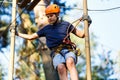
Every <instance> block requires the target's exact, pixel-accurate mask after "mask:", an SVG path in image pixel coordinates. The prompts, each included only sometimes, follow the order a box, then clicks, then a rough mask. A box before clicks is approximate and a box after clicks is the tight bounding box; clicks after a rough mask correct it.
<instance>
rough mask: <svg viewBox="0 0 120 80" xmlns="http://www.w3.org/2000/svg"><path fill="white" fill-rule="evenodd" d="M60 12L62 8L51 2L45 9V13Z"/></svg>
mask: <svg viewBox="0 0 120 80" xmlns="http://www.w3.org/2000/svg"><path fill="white" fill-rule="evenodd" d="M59 12H60V8H59V6H58V5H56V4H51V5H49V6H48V7H47V8H46V9H45V14H46V15H47V14H51V13H59Z"/></svg>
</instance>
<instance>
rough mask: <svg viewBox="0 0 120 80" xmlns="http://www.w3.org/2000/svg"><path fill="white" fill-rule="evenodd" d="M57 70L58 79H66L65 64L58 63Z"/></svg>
mask: <svg viewBox="0 0 120 80" xmlns="http://www.w3.org/2000/svg"><path fill="white" fill-rule="evenodd" d="M57 71H58V75H59V78H60V80H68V77H67V69H66V66H65V65H64V64H59V65H58V66H57Z"/></svg>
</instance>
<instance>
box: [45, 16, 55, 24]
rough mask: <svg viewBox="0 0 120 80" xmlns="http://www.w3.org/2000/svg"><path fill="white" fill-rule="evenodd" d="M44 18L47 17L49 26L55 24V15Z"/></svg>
mask: <svg viewBox="0 0 120 80" xmlns="http://www.w3.org/2000/svg"><path fill="white" fill-rule="evenodd" d="M46 16H47V18H48V22H49V23H50V24H54V23H55V22H56V20H57V16H56V14H47V15H46Z"/></svg>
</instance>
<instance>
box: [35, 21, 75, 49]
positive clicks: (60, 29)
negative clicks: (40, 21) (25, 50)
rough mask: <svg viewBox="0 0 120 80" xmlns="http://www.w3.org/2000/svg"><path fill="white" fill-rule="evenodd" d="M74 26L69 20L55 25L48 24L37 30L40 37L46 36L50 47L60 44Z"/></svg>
mask: <svg viewBox="0 0 120 80" xmlns="http://www.w3.org/2000/svg"><path fill="white" fill-rule="evenodd" d="M73 28H74V26H73V25H71V24H70V23H69V22H65V21H63V22H59V23H57V24H54V25H47V26H45V27H44V28H42V29H41V30H39V31H38V32H37V34H38V36H39V37H46V43H47V46H48V47H49V48H53V47H56V46H58V45H59V44H61V43H62V42H63V39H64V38H65V36H66V35H67V33H68V32H69V31H71V29H73Z"/></svg>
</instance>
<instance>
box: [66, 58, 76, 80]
mask: <svg viewBox="0 0 120 80" xmlns="http://www.w3.org/2000/svg"><path fill="white" fill-rule="evenodd" d="M66 66H67V68H68V70H69V72H70V76H71V80H78V73H77V69H76V66H75V62H74V59H73V58H72V57H69V58H67V60H66Z"/></svg>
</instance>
